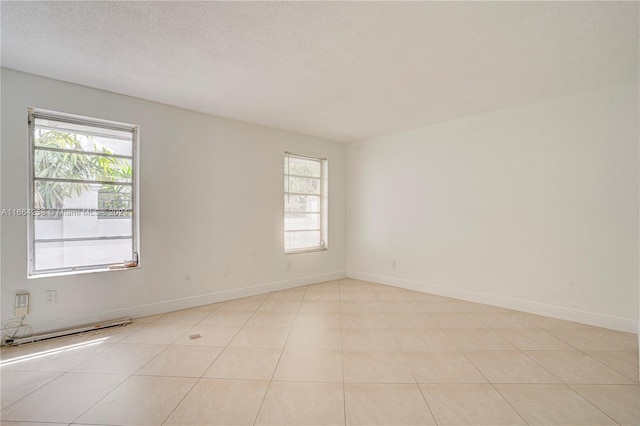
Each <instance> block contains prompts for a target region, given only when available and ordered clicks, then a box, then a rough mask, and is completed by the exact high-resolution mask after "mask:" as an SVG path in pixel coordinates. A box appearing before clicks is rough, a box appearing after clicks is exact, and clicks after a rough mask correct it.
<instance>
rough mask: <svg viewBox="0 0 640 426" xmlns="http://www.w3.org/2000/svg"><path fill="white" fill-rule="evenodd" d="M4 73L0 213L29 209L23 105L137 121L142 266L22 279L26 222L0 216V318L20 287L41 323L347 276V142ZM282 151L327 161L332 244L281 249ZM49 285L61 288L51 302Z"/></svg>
mask: <svg viewBox="0 0 640 426" xmlns="http://www.w3.org/2000/svg"><path fill="white" fill-rule="evenodd" d="M1 80H2V110H1V111H2V133H1V137H2V154H1V161H2V163H1V166H2V168H1V177H2V183H1V184H2V200H1V204H2V207H3V208H5V209H11V208H26V205H27V186H28V185H27V177H28V172H27V165H28V158H27V152H28V151H27V107H29V106H33V107H39V108H44V109H50V110H56V111H62V112H67V113H74V114H80V115H86V116H90V117H98V118H103V119H108V120H115V121H123V122H128V123H134V124H138V125H140V128H141V132H140V135H141V136H140V138H141V140H140V177H141V181H140V199H141V227H140V228H141V229H140V231H141V253H140V255H141V262H142V268H141V269H139V270H128V271H115V272H107V273H93V274H83V275H75V276H66V277H56V278H38V279H31V280H28V279H27V278H26V271H27V237H26V219H25V218H20V217H2V250H1V254H2V258H1V262H2V270H1V272H2V276H1V278H2V323H3V324H5V323H6V321H8V320H9V319H10V318H11V317H12V314H13V308H12V306H13V298H14V295H15V292H16V291H17V290H27V291H29V293H30V295H31V313H30V314H29V316H28V317H27V318H26V322H27V323H28V324H30V325H32V326H33V327H34V330H36V331H38V330H40V331H42V330H48V329H57V328H61V327H66V326H71V325H79V324H84V323H87V322H92V321H96V320H103V319H110V318H115V317H118V316H126V315H131V316H135V315H142V314H150V313H154V312H165V311H169V310H173V309H179V308H183V307H187V306H195V305H199V304H204V303H211V302H213V301H217V300H223V299H229V298H232V297H239V296H244V295H248V294H255V293H259V292H265V291H270V290H273V289H277V288H285V287H291V286H295V285H300V284H304V283H309V282H319V281H323V280H327V279H335V278H340V277H343V276H345V274H346V272H345V270H346V267H345V257H346V256H345V214H346V213H345V145H344V144H342V143H336V142H331V141H326V140H320V139H317V138H312V137H308V136H302V135H298V134H293V133H289V132H285V131H279V130H274V129H269V128H265V127H260V126H255V125H250V124H244V123H240V122H235V121H230V120H225V119H221V118H216V117H211V116H207V115H203V114H198V113H195V112H191V111H186V110H182V109H178V108H174V107H170V106H166V105H161V104H157V103H153V102H148V101H144V100H140V99H136V98H131V97H127V96H122V95H117V94H113V93H108V92H103V91H100V90H95V89H90V88H87V87H82V86H77V85H73V84H67V83H63V82H60V81H55V80H50V79H46V78H42V77H37V76H33V75H29V74H24V73H20V72H16V71H13V70H7V69H2V74H1ZM285 150H287V151H293V152H300V153H305V154H311V155H318V156H323V157H327V158H328V159H329V250H328V251H325V252H316V253H305V254H296V255H288V256H285V255H284V254H283V214H282V208H283V175H282V174H283V155H284V151H285ZM287 262H291V263H292V270H291V271H286V263H287ZM223 265H228V267H229V276H228V277H222V276H221V268H222V266H223ZM256 286H261V287H256ZM45 290H57V298H58V300H57V303H56V304H55V305H44V291H45Z"/></svg>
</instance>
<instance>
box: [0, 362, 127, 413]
mask: <svg viewBox="0 0 640 426" xmlns="http://www.w3.org/2000/svg"><path fill="white" fill-rule="evenodd" d="M126 378H127V376H122V375H113V374H79V373H67V374H63V375H62V376H60V377H58V378H57V379H54V380H52V381H51V382H49V383H47V384H46V385H44V386H42V387H41V388H39V389H38V390H36V391H35V392H33V393H31V394H29V395H28V396H26V397H24V398H23V399H21V400H20V401H18V402H16V403H15V404H13V405H11V406H9V407H8V408H5V409H4V410H2V413H1V416H0V417H1V418H2V419H3V420H13V421H32V422H67V423H71V422H72V421H74V420H75V419H76V418H77V417H78V416H79V415H81V414H82V413H83V412H85V411H86V410H87V409H88V408H90V407H91V406H92V405H93V404H95V403H96V402H98V401H99V400H101V399H102V398H103V397H104V396H106V395H107V394H108V393H109V392H111V391H112V390H113V389H115V388H116V387H117V386H118V385H120V384H121V383H122V382H123V381H124V380H125V379H126Z"/></svg>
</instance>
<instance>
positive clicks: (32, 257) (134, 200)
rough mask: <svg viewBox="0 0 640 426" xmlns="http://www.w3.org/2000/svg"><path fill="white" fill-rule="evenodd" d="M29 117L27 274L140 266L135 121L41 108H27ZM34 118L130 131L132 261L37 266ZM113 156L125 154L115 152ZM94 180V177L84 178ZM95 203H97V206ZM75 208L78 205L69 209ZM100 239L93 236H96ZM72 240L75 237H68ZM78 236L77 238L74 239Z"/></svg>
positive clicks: (91, 271)
mask: <svg viewBox="0 0 640 426" xmlns="http://www.w3.org/2000/svg"><path fill="white" fill-rule="evenodd" d="M27 113H28V119H27V125H28V139H29V144H28V145H29V168H28V169H29V170H28V173H29V192H28V200H27V207H28V212H29V214H28V215H27V278H29V279H32V278H43V277H52V276H53V277H54V276H66V275H76V274H85V273H94V272H107V271H121V270H128V269H139V268H140V267H141V264H140V203H139V186H140V185H139V170H140V166H139V144H140V127H139V126H138V125H135V124H129V123H122V122H117V121H111V120H104V119H99V118H93V117H87V116H81V115H76V114H68V113H64V112H57V111H51V110H46V109H41V108H33V107H29V108H27ZM36 119H44V120H53V121H59V122H63V123H67V124H76V125H83V126H91V127H95V128H97V129H106V130H117V131H124V132H130V133H131V144H132V146H131V158H130V161H131V248H132V253H133V259H131V261H125V262H122V261H120V262H118V263H105V264H97V265H85V266H75V267H64V268H51V269H36V238H35V237H36V236H35V220H36V216H37V215H38V214H39V213H37V211H38V209H36V208H35V193H36V190H35V187H36V182H37V178H36V175H35V172H36V170H35V169H36V168H35V163H34V162H35V151H36V143H35V130H36ZM113 157H114V158H121V157H128V156H122V155H118V154H115V155H114V156H113ZM87 182H90V183H93V181H87ZM96 207H97V206H96ZM69 210H78V209H73V208H72V209H69ZM100 239H103V238H101V237H96V238H95V240H100ZM68 240H69V241H73V240H74V238H68ZM75 240H77V239H75Z"/></svg>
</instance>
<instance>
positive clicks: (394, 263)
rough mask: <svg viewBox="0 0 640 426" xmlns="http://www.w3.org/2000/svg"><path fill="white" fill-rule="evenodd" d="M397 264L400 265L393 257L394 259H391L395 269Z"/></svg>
mask: <svg viewBox="0 0 640 426" xmlns="http://www.w3.org/2000/svg"><path fill="white" fill-rule="evenodd" d="M397 266H398V262H397V261H396V260H395V259H393V260H392V261H391V267H392V268H393V269H395V268H396V267H397Z"/></svg>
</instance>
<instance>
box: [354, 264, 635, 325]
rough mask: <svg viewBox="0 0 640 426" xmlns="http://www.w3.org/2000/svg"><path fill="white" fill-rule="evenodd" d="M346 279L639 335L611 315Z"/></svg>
mask: <svg viewBox="0 0 640 426" xmlns="http://www.w3.org/2000/svg"><path fill="white" fill-rule="evenodd" d="M347 276H348V277H349V278H354V279H358V280H363V281H370V282H374V283H378V284H386V285H390V286H394V287H400V288H405V289H407V290H415V291H420V292H423V293H431V294H436V295H439V296H445V297H452V298H455V299H461V300H466V301H468V302H476V303H483V304H486V305H492V306H499V307H501V308H507V309H513V310H516V311H521V312H527V313H530V314H536V315H543V316H547V317H551V318H557V319H562V320H567V321H574V322H579V323H581V324H588V325H593V326H596V327H603V328H608V329H611V330H617V331H624V332H626V333H634V334H637V333H638V332H639V331H640V322H639V321H634V320H630V319H626V318H620V317H614V316H611V315H604V314H598V313H594V312H588V311H581V310H577V309H572V308H565V307H562V306H554V305H547V304H544V303H538V302H532V301H528V300H522V299H514V298H511V297H505V296H498V295H495V294H489V293H483V292H478V291H473V290H465V289H460V288H454V287H447V286H443V285H437V284H429V283H425V282H420V281H413V280H407V279H403V278H396V277H388V276H384V275H377V274H369V273H366V272H358V271H347Z"/></svg>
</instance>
